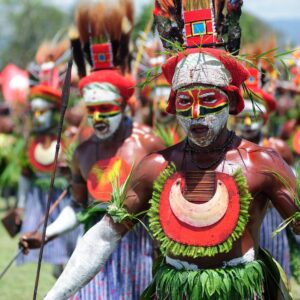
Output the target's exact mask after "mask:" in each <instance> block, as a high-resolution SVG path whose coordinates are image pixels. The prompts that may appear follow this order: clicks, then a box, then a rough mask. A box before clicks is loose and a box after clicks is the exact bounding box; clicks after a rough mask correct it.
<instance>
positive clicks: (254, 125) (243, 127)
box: [236, 110, 264, 139]
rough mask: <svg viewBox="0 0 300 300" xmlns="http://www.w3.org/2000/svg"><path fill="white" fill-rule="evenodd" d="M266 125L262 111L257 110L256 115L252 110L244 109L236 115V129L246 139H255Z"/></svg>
mask: <svg viewBox="0 0 300 300" xmlns="http://www.w3.org/2000/svg"><path fill="white" fill-rule="evenodd" d="M263 125H264V119H263V115H262V113H261V112H259V111H256V115H254V112H253V110H252V111H243V112H242V113H240V114H239V115H238V116H237V117H236V129H237V130H238V131H239V132H240V134H241V136H242V137H243V138H245V139H253V138H255V137H257V136H258V135H259V134H260V132H261V130H262V128H263Z"/></svg>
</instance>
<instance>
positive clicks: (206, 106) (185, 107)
mask: <svg viewBox="0 0 300 300" xmlns="http://www.w3.org/2000/svg"><path fill="white" fill-rule="evenodd" d="M226 107H228V98H227V96H226V94H225V93H224V92H223V91H221V90H220V89H217V88H207V87H199V88H191V89H180V90H178V91H177V94H176V115H177V116H181V117H185V118H192V119H198V118H202V117H205V116H206V115H208V114H214V113H219V112H220V111H222V110H223V109H225V108H226Z"/></svg>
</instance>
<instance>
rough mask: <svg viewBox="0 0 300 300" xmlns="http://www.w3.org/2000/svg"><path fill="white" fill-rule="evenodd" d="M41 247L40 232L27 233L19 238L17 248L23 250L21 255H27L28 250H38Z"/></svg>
mask: <svg viewBox="0 0 300 300" xmlns="http://www.w3.org/2000/svg"><path fill="white" fill-rule="evenodd" d="M41 245H42V234H41V233H40V232H28V233H25V234H24V235H22V236H21V238H20V241H19V246H20V247H21V248H23V253H24V254H25V255H27V254H28V253H29V249H38V248H40V247H41Z"/></svg>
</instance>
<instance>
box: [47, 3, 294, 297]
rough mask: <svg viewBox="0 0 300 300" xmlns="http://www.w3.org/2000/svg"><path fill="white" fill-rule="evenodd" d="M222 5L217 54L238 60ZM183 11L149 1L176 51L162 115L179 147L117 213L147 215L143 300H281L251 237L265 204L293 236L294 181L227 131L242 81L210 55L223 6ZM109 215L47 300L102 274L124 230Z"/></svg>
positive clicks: (160, 159) (154, 163)
mask: <svg viewBox="0 0 300 300" xmlns="http://www.w3.org/2000/svg"><path fill="white" fill-rule="evenodd" d="M204 2H205V3H204ZM227 3H228V6H227V11H228V14H229V15H228V16H227V20H226V24H228V25H229V26H228V27H227V28H228V30H229V32H228V37H229V40H228V41H227V43H226V44H227V45H226V46H227V49H230V50H231V51H237V50H238V48H237V46H238V45H239V27H238V19H239V18H238V17H239V15H240V13H241V10H240V9H241V1H228V2H227ZM183 4H184V6H183V7H182V2H181V1H176V2H175V1H174V2H173V1H158V2H157V3H156V7H155V15H156V18H157V22H158V25H159V31H160V35H161V36H162V37H163V38H164V42H165V46H169V47H170V46H172V45H173V46H174V45H177V50H178V49H179V51H178V52H177V53H173V57H171V58H170V59H169V60H168V61H167V63H166V64H165V65H164V66H163V72H164V74H165V76H166V78H167V80H168V81H169V83H170V84H171V85H172V92H171V94H170V98H169V104H168V112H170V113H172V114H176V116H177V118H178V121H179V123H180V124H181V126H182V127H183V128H184V129H185V131H186V135H187V137H186V139H185V140H184V141H183V142H181V143H179V144H176V145H174V146H172V147H170V148H167V149H166V150H163V151H161V152H158V153H154V154H152V155H148V156H147V157H146V158H144V159H143V160H142V161H141V163H140V164H139V166H138V167H137V169H136V171H135V173H134V177H133V179H132V182H131V186H130V188H129V190H128V191H127V195H126V199H125V203H124V206H123V205H120V207H119V210H120V212H121V211H122V210H124V208H126V209H127V211H128V213H131V214H133V215H135V214H137V213H139V212H142V211H145V210H147V209H149V210H148V215H149V227H150V231H151V233H152V235H153V237H154V238H155V239H156V240H157V241H158V242H159V245H160V250H161V253H162V258H161V260H160V262H158V264H157V265H156V266H157V267H156V273H155V276H154V279H153V282H152V284H151V285H150V286H149V288H148V289H147V290H146V291H145V293H144V294H143V296H142V299H168V300H169V299H170V300H171V299H172V300H174V299H175V300H176V299H178V300H183V299H289V295H288V292H287V290H286V289H284V287H283V286H282V285H278V284H277V285H276V283H279V279H280V273H281V272H280V271H279V268H278V267H277V264H276V263H275V262H274V261H273V259H272V258H271V256H270V255H268V254H267V253H266V252H265V251H263V250H261V249H260V248H259V230H260V225H261V223H262V219H263V217H264V214H265V211H266V208H267V206H268V203H269V201H272V203H273V204H274V206H275V207H276V209H277V210H278V211H279V212H280V213H281V215H282V216H283V218H288V217H291V216H292V215H293V216H294V217H295V218H294V220H293V222H292V226H293V228H294V230H295V232H297V233H300V222H299V218H297V216H299V212H298V207H297V206H296V204H295V201H296V200H295V195H294V194H293V191H294V189H295V183H296V182H295V177H294V175H293V172H292V171H291V169H290V168H289V167H288V166H287V165H286V164H285V163H284V162H283V160H282V159H281V157H280V156H279V155H278V154H277V153H276V152H274V151H273V150H269V149H265V148H262V147H260V146H258V145H256V144H253V143H251V142H248V141H246V140H243V139H241V138H239V137H237V136H236V135H235V133H234V132H230V131H229V130H228V129H227V126H226V123H227V120H228V117H229V114H237V113H239V112H240V111H242V109H243V107H244V100H243V98H242V95H241V93H240V86H241V84H242V83H243V82H244V81H245V80H246V79H247V78H248V76H249V73H248V71H247V70H246V69H245V68H244V67H243V66H242V65H241V64H240V63H239V62H238V61H237V60H236V59H235V58H234V57H233V56H232V55H231V54H229V53H228V52H226V51H224V50H221V49H218V48H216V46H219V43H218V40H217V37H216V35H217V34H216V31H215V30H214V23H215V24H217V25H220V23H221V24H222V20H224V18H221V17H222V11H223V5H222V4H224V2H223V1H214V3H210V1H186V2H185V1H184V2H183ZM212 4H214V5H213V8H214V9H212ZM182 17H183V18H182ZM170 18H171V19H170ZM183 28H184V29H185V30H183ZM217 29H220V28H219V26H218V27H217ZM218 32H221V31H218ZM232 38H234V39H232ZM236 38H237V39H236ZM175 41H177V43H176V42H175ZM178 43H184V45H183V46H181V47H178V45H179V44H178ZM275 174H277V175H279V176H276V175H275ZM279 177H280V178H284V180H285V181H286V182H287V183H288V184H289V186H290V188H291V189H288V188H287V187H286V186H285V185H284V184H283V183H282V182H281V180H279ZM149 199H151V200H150V201H149ZM268 199H269V200H268ZM113 210H117V208H116V207H111V208H110V209H109V210H108V212H110V213H109V214H108V215H107V216H105V217H104V218H103V219H102V220H101V221H100V222H99V223H97V224H96V225H94V227H92V228H91V229H90V230H89V231H88V232H87V233H86V234H85V236H84V237H83V239H82V240H81V241H80V243H79V244H78V246H77V248H76V249H75V251H74V253H73V255H72V257H71V258H70V260H69V262H68V264H67V266H66V268H65V270H64V272H63V274H62V275H61V277H60V278H59V279H58V281H57V282H56V284H55V285H54V287H53V288H52V289H51V290H50V291H49V293H48V294H47V296H46V297H45V299H46V300H54V299H55V300H58V299H60V300H63V299H67V298H68V297H69V296H70V295H72V294H73V293H75V292H76V290H78V289H79V288H80V287H81V286H83V285H85V284H86V283H87V282H88V281H89V280H90V279H91V278H93V276H94V275H95V274H96V273H97V272H98V270H99V269H100V268H101V267H102V266H103V264H104V263H105V261H106V260H107V259H108V257H109V256H110V254H111V253H112V251H113V250H114V248H115V247H116V246H117V245H118V242H119V241H120V239H121V238H122V236H123V235H124V234H125V233H126V232H127V231H128V227H129V226H130V225H132V223H131V222H126V221H124V220H123V222H122V218H121V219H118V218H116V212H114V213H112V212H113ZM295 213H296V215H294V214H295ZM128 219H129V220H130V217H128ZM125 276H126V275H125ZM279 286H280V287H281V289H280V290H278V288H277V287H279Z"/></svg>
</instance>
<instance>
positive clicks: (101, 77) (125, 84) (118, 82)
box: [79, 70, 135, 102]
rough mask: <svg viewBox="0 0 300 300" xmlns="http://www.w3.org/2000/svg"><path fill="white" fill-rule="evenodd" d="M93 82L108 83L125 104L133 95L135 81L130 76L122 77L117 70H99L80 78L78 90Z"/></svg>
mask: <svg viewBox="0 0 300 300" xmlns="http://www.w3.org/2000/svg"><path fill="white" fill-rule="evenodd" d="M93 82H99V83H110V84H112V85H114V86H115V87H117V88H118V89H119V91H120V95H121V96H122V98H123V100H124V101H125V102H127V101H128V99H129V98H130V97H131V96H132V95H133V93H134V87H135V81H134V79H133V77H132V76H130V75H128V76H123V75H121V73H120V72H119V71H117V70H101V71H96V72H92V73H91V74H90V75H89V76H86V77H84V78H82V79H81V80H80V81H79V88H80V90H81V91H82V89H83V88H84V87H85V86H86V85H88V84H90V83H93Z"/></svg>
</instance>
